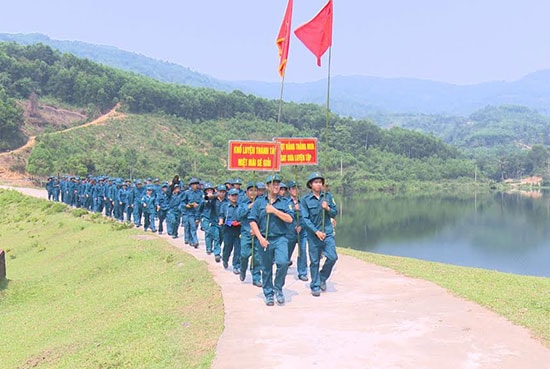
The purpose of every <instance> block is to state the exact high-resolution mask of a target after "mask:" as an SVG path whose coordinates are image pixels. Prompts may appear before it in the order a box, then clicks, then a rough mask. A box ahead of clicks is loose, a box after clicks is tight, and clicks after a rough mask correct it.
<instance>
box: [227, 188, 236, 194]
mask: <svg viewBox="0 0 550 369" xmlns="http://www.w3.org/2000/svg"><path fill="white" fill-rule="evenodd" d="M227 194H228V195H229V196H231V195H238V194H239V190H237V189H236V188H232V189H230V190H229V192H228V193H227Z"/></svg>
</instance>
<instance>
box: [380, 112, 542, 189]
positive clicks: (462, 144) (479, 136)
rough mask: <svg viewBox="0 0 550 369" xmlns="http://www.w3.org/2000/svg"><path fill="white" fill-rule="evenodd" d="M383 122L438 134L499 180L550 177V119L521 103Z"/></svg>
mask: <svg viewBox="0 0 550 369" xmlns="http://www.w3.org/2000/svg"><path fill="white" fill-rule="evenodd" d="M373 119H375V120H376V121H377V122H378V123H379V124H381V125H382V126H386V127H388V126H399V127H403V128H406V129H412V130H415V131H419V132H424V133H432V134H434V135H436V136H437V137H439V138H441V139H443V140H444V141H445V142H447V143H449V144H451V145H453V146H455V147H457V148H460V149H461V150H462V151H463V152H464V153H465V155H466V156H467V157H470V158H472V159H475V160H476V161H477V163H478V165H479V167H480V168H481V169H482V170H483V171H484V173H485V174H486V175H488V176H489V177H491V178H494V179H504V178H517V177H521V176H525V175H540V176H550V173H549V165H548V164H549V160H550V117H549V116H546V115H542V114H540V113H539V112H537V111H534V110H532V109H529V108H526V107H524V106H516V105H502V106H487V107H485V108H483V109H480V110H477V111H476V112H474V113H472V114H471V115H470V116H468V117H458V116H456V117H446V116H441V115H426V114H394V115H379V116H376V117H374V118H373Z"/></svg>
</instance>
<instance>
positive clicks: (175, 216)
mask: <svg viewBox="0 0 550 369" xmlns="http://www.w3.org/2000/svg"><path fill="white" fill-rule="evenodd" d="M170 187H171V188H172V193H171V194H170V201H168V213H167V214H166V233H168V235H169V236H172V238H178V231H179V227H180V221H181V200H182V197H183V195H182V192H181V186H180V184H179V183H173V184H172V185H171V186H170Z"/></svg>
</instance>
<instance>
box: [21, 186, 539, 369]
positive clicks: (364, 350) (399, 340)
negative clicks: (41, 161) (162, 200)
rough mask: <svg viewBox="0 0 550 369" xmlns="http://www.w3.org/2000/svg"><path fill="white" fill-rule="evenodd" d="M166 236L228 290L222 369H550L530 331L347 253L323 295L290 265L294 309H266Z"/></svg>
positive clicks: (253, 292)
mask: <svg viewBox="0 0 550 369" xmlns="http://www.w3.org/2000/svg"><path fill="white" fill-rule="evenodd" d="M18 190H20V191H21V192H23V193H26V194H29V195H32V196H37V197H42V198H44V197H45V194H46V193H45V191H43V190H36V189H23V188H22V189H18ZM199 233H201V236H202V232H199ZM148 234H149V235H151V233H148ZM180 234H182V233H180ZM158 237H162V238H165V239H166V240H167V241H169V242H171V243H172V244H173V245H175V246H176V247H178V248H179V249H181V250H183V251H185V252H187V253H189V254H192V255H193V256H195V257H196V258H197V259H199V260H204V261H205V262H206V263H207V265H208V268H209V270H210V272H211V273H212V276H213V278H214V280H215V281H216V282H217V283H218V284H219V285H220V287H221V290H222V294H223V300H224V311H225V327H224V331H223V333H222V335H221V337H220V340H219V342H218V346H217V350H216V357H215V359H214V363H213V366H212V367H213V368H215V369H220V368H228V369H234V368H243V369H244V368H303V369H305V368H323V369H331V368H335V369H340V368H346V369H351V368H359V369H365V368H388V369H389V368H400V369H401V368H411V369H413V368H414V369H418V368H434V369H440V368H446V369H456V368H460V369H478V368H483V369H493V368H494V369H508V368H509V369H518V368H521V369H550V349H548V348H546V347H544V346H543V345H542V344H541V343H540V342H538V341H537V340H535V339H533V338H531V336H530V333H529V331H528V330H527V329H525V328H522V327H519V326H515V325H514V324H512V323H510V322H509V321H507V320H506V319H504V318H503V317H501V316H499V315H497V314H495V313H493V312H491V311H489V310H487V309H485V308H483V307H480V306H479V305H476V304H474V303H472V302H469V301H466V300H464V299H461V298H457V297H454V296H452V295H451V294H450V293H449V292H448V291H446V290H445V289H443V288H441V287H439V286H436V285H435V284H433V283H430V282H426V281H423V280H419V279H413V278H409V277H404V276H402V275H399V274H397V273H396V272H394V271H393V270H390V269H386V268H382V267H378V266H376V265H372V264H367V263H365V262H363V261H359V260H357V259H354V258H352V257H349V256H346V255H340V258H339V260H338V262H337V264H336V267H335V270H334V274H333V277H332V278H331V279H330V280H329V283H328V291H327V292H326V293H323V294H322V296H321V297H318V298H315V297H312V296H311V295H310V293H309V289H308V287H307V283H306V282H302V281H299V280H298V279H297V276H296V269H295V268H294V267H291V268H290V269H289V274H288V276H287V279H286V285H285V289H284V293H285V295H286V298H287V302H286V304H285V305H284V306H274V307H266V306H265V304H264V302H263V299H262V292H261V289H260V288H257V287H253V286H252V285H251V281H250V276H247V279H246V281H245V282H244V283H243V282H240V281H239V279H238V277H237V276H235V275H234V274H233V273H232V272H231V271H229V270H224V269H223V267H222V266H221V264H218V263H215V262H214V260H213V257H212V256H211V255H210V256H208V255H206V253H205V251H204V243H203V240H202V239H201V244H200V246H199V248H198V249H194V248H191V247H189V246H186V245H184V244H183V240H182V239H181V238H179V239H177V240H173V239H172V238H170V237H168V236H158Z"/></svg>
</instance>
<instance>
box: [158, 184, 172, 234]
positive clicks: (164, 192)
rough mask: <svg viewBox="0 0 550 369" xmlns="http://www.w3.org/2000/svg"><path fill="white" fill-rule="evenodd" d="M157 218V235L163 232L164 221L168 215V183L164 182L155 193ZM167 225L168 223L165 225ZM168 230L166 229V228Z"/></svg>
mask: <svg viewBox="0 0 550 369" xmlns="http://www.w3.org/2000/svg"><path fill="white" fill-rule="evenodd" d="M157 204H158V206H157V216H158V219H159V225H158V230H159V234H162V232H164V220H165V219H166V216H167V215H168V209H169V208H170V193H169V192H168V182H164V183H163V184H162V185H161V186H160V191H159V192H158V193H157ZM166 224H167V225H168V222H167V223H166ZM167 228H168V227H167Z"/></svg>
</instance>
